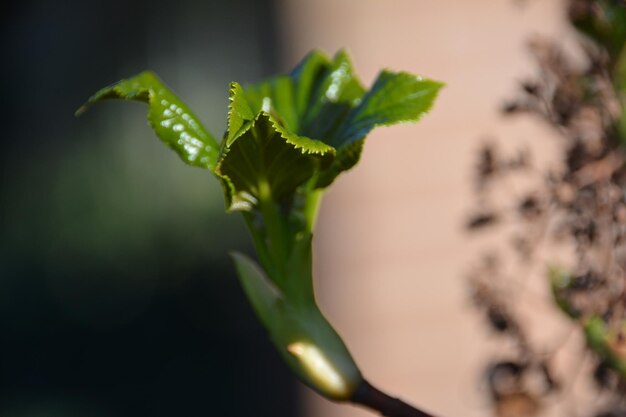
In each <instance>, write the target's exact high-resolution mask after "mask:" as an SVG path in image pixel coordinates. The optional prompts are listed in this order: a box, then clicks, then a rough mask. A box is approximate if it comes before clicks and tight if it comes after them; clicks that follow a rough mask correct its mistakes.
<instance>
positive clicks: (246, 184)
mask: <svg viewBox="0 0 626 417" xmlns="http://www.w3.org/2000/svg"><path fill="white" fill-rule="evenodd" d="M230 94H231V96H230V101H231V103H230V110H229V116H228V125H229V132H228V135H227V140H226V141H224V143H223V147H222V154H221V156H220V160H219V162H218V164H217V165H216V167H215V173H216V174H217V175H218V176H220V177H221V178H222V179H223V182H224V186H225V189H226V200H227V201H226V203H227V206H228V207H229V208H230V209H231V210H237V209H243V210H249V209H251V208H252V207H253V206H254V205H256V203H257V202H258V201H259V200H264V199H265V200H272V201H275V202H278V201H281V200H282V199H283V197H285V196H287V195H290V194H291V193H293V192H294V191H295V189H296V187H298V186H299V185H300V184H302V183H303V182H305V181H306V180H308V179H309V178H311V176H313V174H314V173H315V172H316V171H317V170H318V169H319V167H323V166H327V165H329V163H330V161H331V160H332V158H333V156H334V153H335V150H334V149H333V148H332V147H331V146H328V145H326V144H325V143H323V142H320V141H318V140H314V139H310V138H307V137H304V136H298V135H296V134H295V133H291V132H290V131H288V130H287V129H286V128H285V127H283V126H281V124H280V123H279V122H278V121H277V120H276V119H275V118H274V116H272V115H270V114H269V113H266V112H264V111H261V112H260V113H258V115H256V117H255V118H254V119H253V120H250V119H249V118H250V116H251V115H252V114H253V113H252V112H251V110H250V106H249V104H248V102H247V100H246V98H245V97H244V96H243V94H242V90H241V87H239V85H238V84H237V83H233V84H232V87H231V91H230Z"/></svg>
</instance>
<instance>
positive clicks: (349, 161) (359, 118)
mask: <svg viewBox="0 0 626 417" xmlns="http://www.w3.org/2000/svg"><path fill="white" fill-rule="evenodd" d="M442 86H443V84H441V83H439V82H436V81H432V80H428V79H425V78H422V77H420V76H416V75H412V74H408V73H406V72H391V71H382V72H381V73H380V74H379V75H378V78H377V79H376V81H375V82H374V85H373V86H372V88H371V89H370V90H369V91H368V92H367V93H366V94H365V96H364V97H363V99H362V100H361V102H360V103H359V104H358V105H357V106H356V107H354V108H353V109H352V110H351V111H350V113H349V114H348V115H347V116H346V117H345V118H344V119H343V121H342V123H341V125H340V126H339V127H338V128H337V129H336V130H335V132H334V133H333V135H332V136H331V137H330V138H327V143H329V144H331V145H332V146H334V147H335V148H337V157H336V158H335V160H334V161H333V164H332V166H331V167H330V168H328V169H327V170H326V171H324V172H322V174H321V175H320V178H319V180H318V183H317V186H318V187H327V186H328V185H330V183H332V182H333V181H334V179H335V178H336V177H337V175H339V174H340V173H341V172H343V171H346V170H348V169H350V168H352V167H353V166H354V165H356V163H357V162H358V161H359V158H360V156H361V151H362V149H363V142H364V140H365V137H366V136H367V134H368V133H369V132H370V131H371V130H372V129H374V128H375V127H376V126H389V125H393V124H396V123H403V122H415V121H418V120H419V119H420V118H421V117H422V116H423V115H424V114H426V112H427V111H428V110H429V109H430V107H431V106H432V104H433V102H434V100H435V98H436V96H437V93H438V92H439V90H440V89H441V87H442Z"/></svg>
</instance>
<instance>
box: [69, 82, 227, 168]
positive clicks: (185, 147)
mask: <svg viewBox="0 0 626 417" xmlns="http://www.w3.org/2000/svg"><path fill="white" fill-rule="evenodd" d="M105 99H121V100H135V101H141V102H144V103H147V104H148V106H149V109H148V122H149V123H150V126H152V128H153V129H154V131H155V132H156V134H157V136H158V137H159V138H160V139H161V140H162V141H163V142H164V143H165V144H166V145H167V146H169V147H170V148H172V149H173V150H174V151H175V152H176V153H178V155H179V156H180V157H181V159H182V160H183V161H184V162H185V163H187V164H189V165H193V166H198V167H202V168H207V169H209V170H212V169H213V168H214V166H215V163H216V161H217V156H218V153H219V146H218V144H217V141H216V140H215V138H214V137H213V136H211V134H209V133H208V132H207V131H206V130H205V129H204V127H202V124H201V123H200V121H199V120H198V118H197V117H196V116H195V115H194V114H193V113H192V112H191V110H190V109H189V108H188V107H187V106H186V105H185V103H183V102H182V101H181V100H180V99H179V98H178V97H176V96H175V95H174V93H172V92H171V91H170V90H169V89H168V88H167V87H166V86H165V85H164V84H163V83H162V82H161V80H159V78H158V77H157V76H156V74H154V73H153V72H151V71H145V72H142V73H141V74H139V75H137V76H135V77H132V78H128V79H125V80H121V81H119V82H117V83H115V84H113V85H111V86H109V87H105V88H103V89H102V90H100V91H98V92H97V93H96V94H94V95H93V96H92V97H91V98H90V99H89V101H88V102H87V103H86V104H85V105H84V106H83V107H81V108H80V109H79V110H78V111H77V112H76V113H77V114H81V113H82V112H84V111H85V110H86V109H87V107H89V106H90V105H92V104H93V103H95V102H98V101H100V100H105Z"/></svg>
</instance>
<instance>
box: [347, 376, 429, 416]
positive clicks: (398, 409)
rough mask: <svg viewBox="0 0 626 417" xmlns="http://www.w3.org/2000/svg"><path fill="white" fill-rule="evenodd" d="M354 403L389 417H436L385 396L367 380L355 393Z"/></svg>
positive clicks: (363, 381)
mask: <svg viewBox="0 0 626 417" xmlns="http://www.w3.org/2000/svg"><path fill="white" fill-rule="evenodd" d="M352 402H353V403H355V404H359V405H362V406H365V407H368V408H371V409H372V410H376V411H378V412H379V413H380V414H381V415H383V416H387V417H435V416H434V415H432V414H428V413H426V412H424V411H421V410H419V409H417V408H415V407H413V406H411V405H409V404H407V403H405V402H404V401H402V400H399V399H398V398H394V397H391V396H389V395H387V394H385V393H384V392H382V391H380V390H378V389H376V388H375V387H373V386H372V385H371V384H370V383H369V382H367V381H366V380H365V379H363V380H362V382H361V385H359V387H358V388H357V389H356V391H355V392H354V395H353V396H352Z"/></svg>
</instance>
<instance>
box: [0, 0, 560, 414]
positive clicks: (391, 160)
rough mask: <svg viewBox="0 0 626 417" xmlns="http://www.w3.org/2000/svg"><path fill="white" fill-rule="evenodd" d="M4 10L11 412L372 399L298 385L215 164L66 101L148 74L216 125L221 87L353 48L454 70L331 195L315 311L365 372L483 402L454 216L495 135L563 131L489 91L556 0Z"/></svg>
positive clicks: (447, 401) (115, 110)
mask: <svg viewBox="0 0 626 417" xmlns="http://www.w3.org/2000/svg"><path fill="white" fill-rule="evenodd" d="M0 7H1V10H2V13H1V14H0V19H1V20H2V21H1V24H0V31H1V32H2V36H1V37H0V42H2V53H3V58H2V66H1V69H0V71H2V72H1V73H2V77H1V78H0V82H1V83H2V94H3V99H2V101H1V105H2V107H3V109H2V110H3V114H4V115H5V116H4V120H5V122H4V126H3V135H2V141H3V143H2V152H1V153H0V161H1V162H0V199H1V203H0V248H1V250H0V416H2V417H5V416H6V417H26V416H55V417H56V416H103V417H108V416H112V417H123V416H173V415H180V416H185V415H215V416H248V415H255V416H274V417H279V416H295V415H302V416H305V415H306V416H326V417H330V416H366V415H371V413H368V412H366V411H363V410H359V409H356V408H354V407H352V406H348V405H341V406H338V405H335V404H332V403H329V402H327V401H326V400H323V399H321V398H319V397H318V396H316V395H315V394H313V393H311V392H310V391H308V390H306V389H305V388H303V387H302V386H300V385H299V384H298V383H297V382H296V381H295V380H294V379H293V378H292V376H291V375H290V374H289V372H288V370H287V368H286V367H285V366H284V365H283V364H282V362H281V360H280V358H279V357H278V355H277V354H276V353H275V352H274V351H273V348H272V346H271V345H270V344H269V342H268V340H267V337H266V335H265V333H264V331H263V330H262V329H261V327H260V325H259V324H258V323H257V322H256V320H255V318H254V317H253V314H252V311H251V309H250V308H249V306H248V305H247V302H246V300H245V299H244V295H243V293H242V292H241V291H240V289H239V285H238V282H237V279H236V277H235V275H234V273H233V268H232V265H231V263H230V260H229V258H228V252H229V251H230V250H232V249H235V248H236V249H238V250H243V251H246V252H248V253H251V245H250V242H249V241H248V239H247V237H246V235H245V230H244V227H243V222H242V221H241V219H240V218H239V217H238V216H235V215H226V214H224V210H223V202H222V195H221V191H220V190H219V189H218V185H217V183H216V182H215V181H214V180H213V178H211V176H210V175H209V174H207V173H206V172H202V171H201V170H196V169H193V168H189V167H186V166H184V165H183V164H181V163H180V161H179V160H178V158H177V157H176V155H175V154H174V153H172V152H171V151H169V150H168V149H166V148H165V147H164V146H162V145H161V144H160V143H158V141H157V140H156V139H155V138H154V137H153V134H152V132H151V131H150V129H149V128H148V127H147V125H146V122H145V107H144V106H143V105H140V104H134V103H125V104H121V103H113V102H111V103H106V104H104V105H100V106H98V107H97V108H95V109H93V110H91V111H90V112H88V113H87V114H85V115H84V116H83V117H81V118H80V119H76V118H75V117H74V115H73V113H74V111H75V110H76V108H78V107H79V106H80V105H81V104H82V103H83V102H84V101H85V100H86V98H87V97H88V96H89V95H90V94H92V93H93V92H94V91H96V90H97V89H99V88H100V87H102V86H104V85H107V84H109V83H111V82H114V81H116V80H118V79H120V78H124V77H127V76H130V75H133V74H135V73H138V72H140V71H141V70H143V69H148V68H149V69H152V70H154V71H156V72H157V73H158V74H159V75H160V76H161V77H162V78H163V79H164V80H165V81H166V83H167V84H168V85H169V86H170V87H172V88H173V90H174V91H176V92H177V94H178V95H179V96H180V97H181V98H182V99H183V100H184V101H185V102H186V103H188V104H189V105H190V107H191V108H193V109H195V112H196V114H197V115H198V116H199V117H200V118H201V119H202V120H203V121H204V122H205V125H206V126H207V127H208V128H209V130H210V131H211V132H214V134H215V135H216V136H219V135H220V134H221V132H223V131H224V129H225V114H226V106H227V85H228V82H229V81H232V80H237V81H240V82H243V83H248V82H249V83H252V82H255V81H258V80H260V79H262V78H264V77H267V76H269V75H271V74H273V73H275V72H285V71H288V70H289V69H290V68H291V67H293V65H295V64H296V63H297V62H298V60H299V59H300V58H301V57H302V56H303V55H304V54H305V53H306V52H308V51H309V50H310V49H312V48H320V49H322V50H325V51H326V52H327V53H329V54H333V53H334V52H335V51H336V50H337V49H339V48H342V47H345V48H347V49H348V51H349V52H350V53H351V55H352V57H353V60H354V63H355V67H356V69H357V72H358V73H359V74H360V75H361V77H362V80H363V81H364V83H365V84H369V83H370V82H371V80H373V78H374V77H375V75H376V73H377V71H378V70H379V69H380V68H382V67H390V68H393V69H402V70H407V71H411V72H414V73H420V74H423V75H425V76H428V77H431V78H434V79H438V80H443V81H445V82H446V83H447V87H446V89H445V91H443V93H442V94H441V98H440V100H439V101H438V102H437V103H436V106H435V108H434V110H433V111H432V113H431V114H430V115H429V116H428V117H426V118H425V119H424V120H423V121H422V122H420V124H418V125H405V126H400V127H394V128H389V129H382V130H380V131H376V132H375V133H374V134H372V135H371V137H370V138H369V140H368V145H367V146H366V148H365V153H364V155H363V158H362V162H361V163H360V165H359V166H358V168H356V169H354V170H353V171H351V172H350V173H348V174H347V175H344V176H343V177H342V178H341V179H340V180H339V181H337V183H336V185H335V186H334V187H333V188H332V189H331V191H330V192H329V193H328V197H327V199H326V200H325V201H324V204H323V207H322V212H321V217H320V224H319V231H318V233H317V237H316V242H315V245H316V246H315V251H316V262H317V264H316V276H317V282H316V286H317V292H318V295H319V298H320V303H321V306H322V309H323V310H324V311H325V312H326V313H327V314H328V315H329V317H330V320H331V322H333V323H334V324H336V327H337V328H338V330H339V331H340V333H341V334H342V335H344V337H345V339H346V342H347V344H348V346H349V347H350V348H351V349H352V350H353V353H354V356H355V358H356V360H357V362H359V363H360V365H361V367H362V370H363V372H364V373H365V375H366V376H367V377H368V379H370V380H371V381H373V382H375V383H376V384H377V385H379V386H380V387H381V388H383V389H384V390H387V391H389V392H391V393H393V394H395V395H398V396H400V397H401V398H403V399H405V400H407V401H409V402H414V403H416V404H420V405H421V406H423V407H425V408H426V409H428V410H432V411H433V412H436V413H438V414H439V415H442V416H454V415H456V416H460V415H463V416H466V417H472V416H483V415H489V414H490V409H489V405H488V403H487V400H486V395H485V389H484V386H482V385H481V372H482V365H483V362H484V360H485V359H486V358H487V357H488V356H489V355H491V354H492V353H493V352H494V349H496V348H497V345H495V344H494V343H492V341H491V340H490V339H489V335H488V333H487V332H486V331H485V330H484V328H483V326H482V323H481V322H480V319H479V318H478V317H477V316H476V314H475V312H474V311H473V310H472V309H471V308H470V306H469V301H468V296H467V291H466V286H465V282H464V280H463V274H464V269H465V268H466V267H467V265H468V263H469V262H471V259H472V257H473V256H474V255H475V254H476V249H475V248H474V247H473V246H472V244H471V243H470V241H469V240H468V239H467V238H466V236H465V234H464V232H463V222H464V220H465V217H466V214H467V211H468V208H469V207H470V204H471V202H470V201H469V200H470V195H471V192H472V190H471V187H470V185H471V184H470V179H469V176H470V172H471V169H472V164H473V163H474V156H475V155H474V153H475V151H476V149H477V147H478V145H479V143H481V140H482V139H483V138H484V137H485V136H486V135H493V136H508V138H510V139H511V140H513V141H514V140H516V139H520V140H521V139H525V140H526V139H532V143H533V144H535V145H533V146H537V147H538V148H537V149H539V150H540V153H539V155H540V159H541V158H547V159H549V158H550V155H551V152H553V150H552V149H551V148H550V145H549V143H548V142H546V141H543V140H541V138H544V137H546V136H547V135H549V134H550V132H548V131H547V129H546V128H544V127H542V126H540V125H537V124H535V123H533V122H532V121H529V120H517V121H514V122H511V121H503V120H502V118H501V117H500V115H499V113H498V106H499V105H500V104H501V103H502V101H503V100H504V99H506V98H507V97H509V96H510V95H511V93H512V92H513V91H514V90H515V87H516V83H517V82H518V81H519V80H520V78H522V77H523V76H526V75H528V74H532V72H533V66H532V62H531V61H530V60H529V59H528V56H527V52H526V50H525V47H524V45H525V43H526V40H527V38H528V36H529V35H530V34H533V33H540V34H543V35H547V36H553V37H558V38H560V39H562V40H563V41H564V42H565V44H567V43H568V39H569V37H571V35H572V34H571V33H570V29H569V28H568V27H567V25H566V24H565V19H564V7H563V2H562V1H560V0H549V1H548V0H543V1H529V2H527V3H525V4H524V6H523V7H522V5H521V4H520V3H519V2H515V1H505V0H475V1H472V2H464V1H460V0H390V1H384V2H383V1H375V0H342V1H333V0H317V1H302V0H232V1H229V2H218V1H198V0H180V1H178V2H158V1H148V0H133V1H122V0H87V1H85V0H82V1H78V0H66V1H63V2H52V1H46V0H39V1H37V0H23V1H19V2H18V1H14V2H9V3H8V4H4V5H2V6H0Z"/></svg>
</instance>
